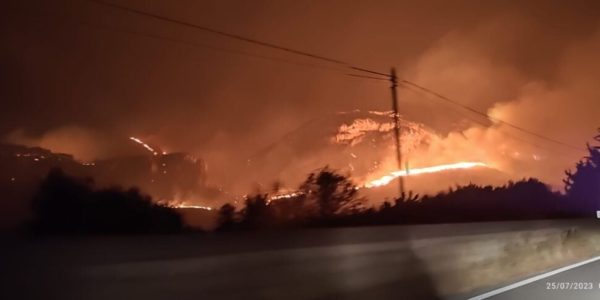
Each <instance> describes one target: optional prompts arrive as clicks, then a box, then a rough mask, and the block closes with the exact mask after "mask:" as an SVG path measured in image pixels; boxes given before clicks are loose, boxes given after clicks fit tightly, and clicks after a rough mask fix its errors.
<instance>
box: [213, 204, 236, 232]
mask: <svg viewBox="0 0 600 300" xmlns="http://www.w3.org/2000/svg"><path fill="white" fill-rule="evenodd" d="M217 222H218V224H219V230H231V229H233V228H234V226H235V207H234V206H233V205H231V204H229V203H226V204H224V205H223V206H221V208H220V209H219V218H218V220H217Z"/></svg>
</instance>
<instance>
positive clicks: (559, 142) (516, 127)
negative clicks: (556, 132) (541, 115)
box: [400, 80, 585, 151]
mask: <svg viewBox="0 0 600 300" xmlns="http://www.w3.org/2000/svg"><path fill="white" fill-rule="evenodd" d="M400 82H401V83H403V84H406V85H410V86H413V87H415V88H417V89H419V90H421V91H424V92H426V93H428V94H431V95H433V96H435V97H437V98H439V99H442V100H444V101H447V102H449V103H452V104H454V105H457V106H459V107H461V108H463V109H465V110H468V111H470V112H473V113H475V114H478V115H481V116H483V117H485V118H487V119H489V120H491V121H494V122H497V123H501V124H504V125H506V126H509V127H511V128H513V129H516V130H519V131H521V132H524V133H527V134H530V135H532V136H535V137H537V138H540V139H543V140H546V141H549V142H552V143H555V144H558V145H562V146H564V147H568V148H571V149H575V150H579V151H585V149H583V148H580V147H577V146H573V145H571V144H567V143H565V142H562V141H559V140H556V139H553V138H550V137H547V136H545V135H541V134H539V133H536V132H533V131H530V130H527V129H525V128H523V127H521V126H518V125H515V124H513V123H509V122H506V121H504V120H501V119H499V118H494V117H491V116H489V115H488V114H486V113H484V112H481V111H479V110H476V109H474V108H472V107H470V106H467V105H464V104H462V103H460V102H458V101H455V100H452V99H450V98H448V97H446V96H444V95H442V94H440V93H438V92H435V91H433V90H431V89H428V88H426V87H423V86H421V85H418V84H416V83H413V82H410V81H408V80H401V81H400Z"/></svg>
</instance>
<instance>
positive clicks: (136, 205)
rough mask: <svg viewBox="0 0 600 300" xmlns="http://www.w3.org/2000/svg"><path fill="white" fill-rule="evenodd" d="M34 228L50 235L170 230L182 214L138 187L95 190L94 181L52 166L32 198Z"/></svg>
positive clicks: (177, 226) (179, 226)
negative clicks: (156, 202) (163, 204)
mask: <svg viewBox="0 0 600 300" xmlns="http://www.w3.org/2000/svg"><path fill="white" fill-rule="evenodd" d="M32 205H33V213H34V220H33V224H32V225H33V229H34V230H35V231H36V232H38V233H50V234H98V233H101V234H120V233H171V232H177V231H180V230H182V228H183V222H182V219H181V216H180V215H179V214H178V213H177V212H176V211H175V210H173V209H172V208H169V207H165V206H161V205H157V204H155V203H153V202H152V199H151V198H150V197H148V196H146V195H142V194H141V193H140V192H139V190H137V189H129V190H122V189H121V188H116V187H115V188H108V189H101V190H94V188H93V185H92V181H91V180H89V179H86V180H82V179H77V178H72V177H69V176H67V175H65V174H64V173H63V172H62V171H61V170H60V169H52V170H51V171H50V172H49V173H48V176H47V177H46V178H45V179H44V180H43V181H42V183H41V186H40V188H39V190H38V191H37V193H36V195H35V197H34V199H33V201H32Z"/></svg>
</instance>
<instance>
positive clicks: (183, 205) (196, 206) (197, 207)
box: [173, 203, 213, 210]
mask: <svg viewBox="0 0 600 300" xmlns="http://www.w3.org/2000/svg"><path fill="white" fill-rule="evenodd" d="M173 207H174V208H194V209H204V210H212V209H213V208H212V207H210V206H202V205H192V204H185V203H181V204H177V205H173Z"/></svg>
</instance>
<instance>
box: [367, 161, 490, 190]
mask: <svg viewBox="0 0 600 300" xmlns="http://www.w3.org/2000/svg"><path fill="white" fill-rule="evenodd" d="M475 167H489V166H488V165H487V164H485V163H482V162H464V161H463V162H458V163H453V164H445V165H437V166H431V167H425V168H417V169H410V170H400V171H394V172H391V173H390V174H389V175H385V176H383V177H381V178H378V179H375V180H371V181H368V182H367V183H365V185H364V187H366V188H373V187H379V186H384V185H386V184H388V183H390V181H392V180H394V179H396V178H398V177H405V176H413V175H420V174H429V173H437V172H442V171H449V170H458V169H470V168H475Z"/></svg>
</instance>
